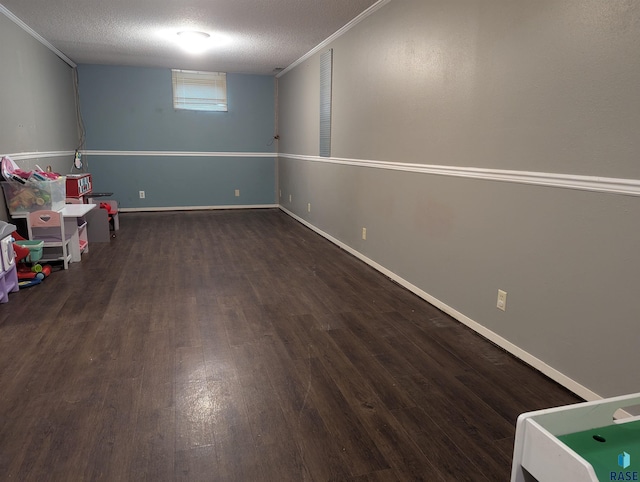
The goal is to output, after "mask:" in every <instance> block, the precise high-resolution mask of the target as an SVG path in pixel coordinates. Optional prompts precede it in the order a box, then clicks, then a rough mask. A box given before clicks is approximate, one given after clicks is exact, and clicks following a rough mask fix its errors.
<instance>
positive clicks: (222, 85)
mask: <svg viewBox="0 0 640 482" xmlns="http://www.w3.org/2000/svg"><path fill="white" fill-rule="evenodd" d="M171 80H172V84H173V108H174V109H177V110H197V111H206V112H227V111H228V105H227V74H226V73H225V72H201V71H198V70H178V69H172V70H171Z"/></svg>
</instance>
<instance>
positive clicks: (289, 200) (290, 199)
mask: <svg viewBox="0 0 640 482" xmlns="http://www.w3.org/2000/svg"><path fill="white" fill-rule="evenodd" d="M289 202H291V194H289Z"/></svg>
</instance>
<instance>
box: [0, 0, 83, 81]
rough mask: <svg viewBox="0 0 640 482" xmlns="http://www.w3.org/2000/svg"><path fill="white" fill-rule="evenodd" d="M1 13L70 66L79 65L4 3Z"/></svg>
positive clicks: (0, 5) (0, 8)
mask: <svg viewBox="0 0 640 482" xmlns="http://www.w3.org/2000/svg"><path fill="white" fill-rule="evenodd" d="M0 13H2V14H4V16H5V17H7V18H8V19H9V20H11V21H12V22H13V23H15V24H16V25H17V26H18V27H20V28H21V29H22V30H24V31H25V32H27V33H28V34H29V35H31V36H32V37H33V38H34V39H36V40H37V41H38V42H40V43H41V44H42V45H44V46H45V47H47V48H48V49H49V50H51V51H52V52H53V53H54V54H56V55H57V56H58V57H60V58H61V59H62V60H63V61H64V62H65V63H66V64H67V65H68V66H69V67H71V68H74V69H75V68H76V67H77V65H76V64H75V62H74V61H73V60H71V59H70V58H69V57H67V56H66V55H65V54H63V53H62V52H61V51H60V50H58V49H57V48H55V47H54V46H53V45H51V44H50V43H49V41H47V40H46V39H45V38H44V37H43V36H42V35H40V34H39V33H38V32H36V31H35V30H33V29H32V28H31V27H29V26H28V25H27V24H26V23H24V22H23V21H22V20H20V19H19V18H18V17H16V16H15V15H14V14H13V12H11V11H10V10H8V9H7V7H5V6H4V5H2V4H0Z"/></svg>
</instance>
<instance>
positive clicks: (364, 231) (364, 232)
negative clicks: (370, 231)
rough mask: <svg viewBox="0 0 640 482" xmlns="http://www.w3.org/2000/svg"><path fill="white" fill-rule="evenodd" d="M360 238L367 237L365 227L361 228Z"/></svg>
mask: <svg viewBox="0 0 640 482" xmlns="http://www.w3.org/2000/svg"><path fill="white" fill-rule="evenodd" d="M362 239H367V228H362Z"/></svg>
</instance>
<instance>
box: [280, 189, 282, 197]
mask: <svg viewBox="0 0 640 482" xmlns="http://www.w3.org/2000/svg"><path fill="white" fill-rule="evenodd" d="M280 197H282V189H280Z"/></svg>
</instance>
